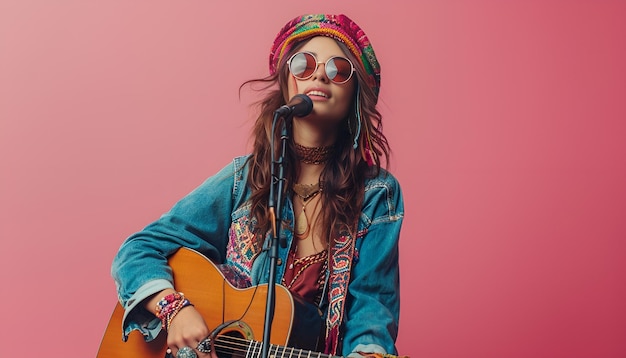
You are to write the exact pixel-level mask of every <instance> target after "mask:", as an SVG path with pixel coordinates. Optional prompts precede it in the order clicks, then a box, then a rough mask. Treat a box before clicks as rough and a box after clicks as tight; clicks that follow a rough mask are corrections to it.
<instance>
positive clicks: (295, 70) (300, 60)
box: [289, 52, 317, 79]
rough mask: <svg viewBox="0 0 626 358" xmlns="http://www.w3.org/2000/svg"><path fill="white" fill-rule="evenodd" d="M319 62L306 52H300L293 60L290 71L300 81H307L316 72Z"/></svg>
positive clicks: (290, 63)
mask: <svg viewBox="0 0 626 358" xmlns="http://www.w3.org/2000/svg"><path fill="white" fill-rule="evenodd" d="M316 67H317V60H316V59H315V57H313V55H311V54H310V53H306V52H299V53H297V54H295V55H294V56H293V57H292V58H291V62H289V71H290V72H291V74H292V75H294V76H295V77H296V78H299V79H306V78H308V77H309V76H311V75H312V74H313V72H315V69H316Z"/></svg>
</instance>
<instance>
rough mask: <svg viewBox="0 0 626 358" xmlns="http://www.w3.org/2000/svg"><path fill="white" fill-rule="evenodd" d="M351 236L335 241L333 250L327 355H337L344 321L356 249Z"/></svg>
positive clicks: (342, 236) (344, 236) (363, 233)
mask: <svg viewBox="0 0 626 358" xmlns="http://www.w3.org/2000/svg"><path fill="white" fill-rule="evenodd" d="M366 233H367V230H362V231H359V232H358V233H357V235H356V238H357V239H358V238H361V237H363V236H364V235H365V234H366ZM354 241H355V240H353V239H352V237H351V236H350V234H348V233H344V234H343V235H341V236H339V238H337V239H336V240H335V244H334V246H333V247H332V249H331V258H330V259H331V263H332V269H331V273H330V283H329V292H328V317H327V318H326V349H325V352H326V353H327V354H337V346H338V342H339V326H340V325H341V322H342V320H343V313H344V307H345V301H346V291H347V290H348V283H349V282H350V268H351V264H352V260H353V258H354V256H355V252H356V248H355V245H354Z"/></svg>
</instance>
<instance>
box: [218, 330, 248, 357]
mask: <svg viewBox="0 0 626 358" xmlns="http://www.w3.org/2000/svg"><path fill="white" fill-rule="evenodd" d="M247 347H248V341H247V340H246V337H244V336H243V334H242V333H241V332H239V331H230V332H226V333H224V334H221V335H219V336H218V337H217V339H216V341H215V352H216V353H217V356H218V357H219V358H245V356H246V348H247Z"/></svg>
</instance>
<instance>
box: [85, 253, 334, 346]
mask: <svg viewBox="0 0 626 358" xmlns="http://www.w3.org/2000/svg"><path fill="white" fill-rule="evenodd" d="M168 263H169V265H170V266H171V267H172V270H173V275H174V283H175V287H176V290H177V291H180V292H183V293H184V294H185V296H186V297H187V298H189V300H190V301H191V302H192V303H193V305H194V307H195V308H196V309H197V310H198V311H199V312H200V314H201V315H202V317H203V318H204V320H205V322H206V323H207V325H208V326H209V328H210V329H214V328H215V327H217V326H219V325H220V324H222V323H223V322H228V321H237V322H238V323H237V324H234V325H233V326H232V327H231V328H226V329H224V330H223V331H222V332H220V334H222V333H227V332H229V330H230V331H232V332H233V333H236V334H238V335H240V336H242V339H245V340H248V341H251V342H253V341H255V340H256V341H261V340H262V339H263V331H264V321H265V306H266V305H265V302H266V298H267V288H268V286H267V284H264V285H258V286H254V287H249V288H246V289H237V288H235V287H233V286H232V285H231V284H230V283H229V282H228V281H227V280H226V279H225V278H224V276H223V275H222V273H221V272H220V271H219V269H218V268H217V267H216V266H215V264H213V262H211V261H210V260H209V259H207V258H206V257H204V256H202V255H201V254H200V253H198V252H196V251H193V250H190V249H185V248H182V249H180V250H179V251H177V252H176V253H175V254H174V255H172V256H171V257H170V258H169V260H168ZM275 292H276V294H275V297H276V305H275V313H274V320H273V322H272V329H271V335H270V342H271V343H272V344H273V345H290V346H297V347H298V348H305V349H311V350H316V348H318V347H316V345H317V337H318V336H319V334H320V332H321V330H322V325H321V324H322V320H321V317H320V312H319V310H317V308H316V307H313V306H311V305H308V306H307V305H306V304H302V303H301V302H299V301H296V300H294V297H293V296H291V294H290V293H289V291H288V290H287V288H285V287H284V286H281V285H276V291H275ZM123 316H124V309H123V308H122V306H121V305H120V304H119V303H118V304H117V305H116V306H115V309H114V311H113V314H112V316H111V319H110V320H109V324H108V325H107V328H106V331H105V334H104V337H103V339H102V343H101V344H100V349H99V350H98V355H97V358H126V357H127V358H131V357H132V358H135V357H142V358H143V357H145V358H163V357H164V356H165V352H166V350H167V344H166V335H165V333H164V332H163V331H161V333H160V334H159V336H158V337H157V338H156V339H154V340H153V341H151V342H146V341H145V340H144V337H143V335H142V334H141V333H139V332H138V331H133V332H131V334H130V335H129V336H128V340H127V341H126V342H124V341H123V340H122V336H123V332H122V318H123ZM296 331H297V332H298V333H296ZM294 333H295V334H294ZM290 338H291V339H290ZM218 355H219V354H218Z"/></svg>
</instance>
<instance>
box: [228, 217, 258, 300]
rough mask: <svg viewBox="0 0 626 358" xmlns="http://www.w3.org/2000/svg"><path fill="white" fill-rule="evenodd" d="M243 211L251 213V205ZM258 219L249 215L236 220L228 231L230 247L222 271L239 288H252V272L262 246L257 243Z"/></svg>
mask: <svg viewBox="0 0 626 358" xmlns="http://www.w3.org/2000/svg"><path fill="white" fill-rule="evenodd" d="M241 209H243V210H246V211H247V212H249V205H244V206H243V207H242V208H241ZM255 226H256V219H254V218H250V216H249V214H246V215H242V216H241V217H239V218H237V219H235V220H234V221H233V222H232V224H231V226H230V229H229V230H228V236H229V240H228V246H227V248H226V262H225V264H224V265H220V269H221V270H222V273H224V276H225V277H226V278H227V279H228V281H229V282H230V283H231V284H232V285H233V286H235V287H237V288H245V287H250V286H251V285H252V281H251V279H250V271H251V270H252V263H253V262H254V258H255V257H256V255H257V254H258V253H259V252H260V245H258V244H257V242H256V235H255V232H254V231H255V230H254V228H255Z"/></svg>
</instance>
